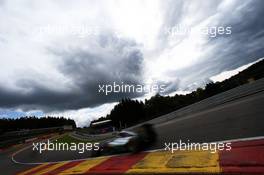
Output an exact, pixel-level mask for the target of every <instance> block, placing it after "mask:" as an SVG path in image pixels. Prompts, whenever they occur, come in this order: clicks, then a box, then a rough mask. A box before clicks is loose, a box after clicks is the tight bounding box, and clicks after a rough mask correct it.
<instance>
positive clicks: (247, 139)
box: [11, 136, 264, 165]
mask: <svg viewBox="0 0 264 175" xmlns="http://www.w3.org/2000/svg"><path fill="white" fill-rule="evenodd" d="M260 139H264V136H257V137H248V138H239V139H230V140H223V141H215V142H209V143H218V142H237V141H250V140H260ZM30 147H32V145H30V146H27V147H25V148H22V149H21V150H19V151H17V152H15V153H14V154H12V158H11V159H12V161H13V162H14V163H16V164H21V165H40V164H43V163H63V162H75V161H81V160H92V159H96V158H98V157H91V158H84V159H74V160H64V161H55V162H36V163H24V162H19V161H16V160H15V159H14V156H15V155H16V154H18V153H20V152H22V151H24V150H26V149H28V148H30ZM162 150H164V149H154V150H148V151H144V152H157V151H162ZM120 155H129V153H124V154H115V155H109V156H104V157H113V156H120Z"/></svg>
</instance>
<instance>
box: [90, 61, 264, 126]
mask: <svg viewBox="0 0 264 175" xmlns="http://www.w3.org/2000/svg"><path fill="white" fill-rule="evenodd" d="M263 76H264V60H262V61H260V62H258V63H255V64H254V65H252V66H250V67H249V68H247V69H245V70H244V71H241V72H239V73H238V74H237V75H234V76H232V77H230V78H229V79H226V80H224V81H222V82H215V83H214V82H210V83H208V84H207V85H206V86H205V87H204V88H198V89H197V90H196V91H193V92H192V93H190V94H186V95H178V94H176V95H174V96H161V95H159V94H156V95H155V96H153V97H151V98H150V99H148V100H147V99H146V100H145V102H144V103H143V102H141V101H138V100H132V99H129V98H126V99H122V100H121V101H120V102H119V103H118V104H117V105H115V106H114V108H113V109H112V110H111V112H110V114H108V115H106V116H104V117H101V118H99V119H98V120H94V121H93V122H97V121H102V120H106V119H110V120H112V123H113V125H114V126H115V127H117V128H120V126H121V127H124V126H126V127H128V126H132V125H135V124H138V123H141V122H143V121H147V120H150V119H153V118H156V117H159V116H161V115H164V114H167V113H170V112H172V111H175V110H177V109H180V108H182V107H185V106H188V105H190V104H193V103H196V102H198V101H201V100H203V99H205V98H208V97H211V96H213V95H216V94H218V93H221V92H224V91H227V90H230V89H232V88H235V87H237V86H240V85H243V84H246V83H249V82H251V81H254V80H257V79H260V78H263Z"/></svg>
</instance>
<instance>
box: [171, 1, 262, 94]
mask: <svg viewBox="0 0 264 175" xmlns="http://www.w3.org/2000/svg"><path fill="white" fill-rule="evenodd" d="M239 2H240V1H239ZM218 5H219V4H218ZM263 7H264V1H261V0H256V1H241V2H240V3H237V4H236V6H235V7H232V8H231V9H226V12H225V13H219V14H217V13H218V11H215V14H216V15H218V17H217V18H215V20H214V21H213V22H212V24H210V26H225V27H228V26H231V27H232V34H231V35H217V36H216V37H209V36H208V42H207V43H206V44H205V45H204V46H203V51H204V52H206V51H207V50H208V49H212V50H211V51H210V52H209V54H206V55H203V57H202V58H200V61H198V62H197V63H196V64H192V65H191V66H189V67H187V68H183V69H180V70H177V71H171V72H168V75H169V76H175V75H176V76H177V77H184V78H180V80H181V81H180V82H181V86H183V87H185V88H186V90H188V89H189V88H188V86H190V87H193V88H191V89H190V90H194V89H195V88H197V87H199V86H201V85H204V84H206V83H207V82H208V81H210V80H209V78H210V77H212V76H214V75H217V74H219V73H221V72H223V71H228V70H233V69H236V68H238V67H240V66H242V65H245V64H248V63H251V62H253V61H256V60H258V59H259V58H261V57H264V45H263V43H264V30H263V29H264V20H263V19H262V17H261V16H264V10H263ZM226 8H230V7H228V6H227V7H226ZM193 84H196V86H193Z"/></svg>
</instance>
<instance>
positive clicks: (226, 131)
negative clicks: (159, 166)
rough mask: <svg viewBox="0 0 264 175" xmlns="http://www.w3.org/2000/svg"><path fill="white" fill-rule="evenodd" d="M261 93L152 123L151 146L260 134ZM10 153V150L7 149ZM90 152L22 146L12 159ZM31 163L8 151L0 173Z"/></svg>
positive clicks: (58, 158)
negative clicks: (153, 139) (40, 150)
mask: <svg viewBox="0 0 264 175" xmlns="http://www.w3.org/2000/svg"><path fill="white" fill-rule="evenodd" d="M263 114H264V92H259V93H257V94H254V95H250V96H247V97H243V98H241V99H237V100H235V101H232V102H228V103H225V104H222V105H220V106H217V107H214V108H211V109H207V110H204V111H202V112H198V113H194V114H191V115H187V116H186V117H182V118H180V119H174V120H171V121H168V122H166V123H162V124H159V125H157V126H156V131H157V133H158V141H157V143H156V144H155V145H154V146H153V147H152V148H151V149H160V148H164V147H165V143H174V142H177V143H178V142H179V141H180V140H182V141H184V142H212V141H222V140H229V139H237V138H246V137H255V136H263V135H264V127H263V123H264V116H263ZM11 152H12V151H11ZM89 156H90V152H86V153H84V154H79V153H77V152H72V151H66V152H62V151H58V152H54V151H53V152H52V151H46V152H44V153H42V154H39V153H36V152H33V151H32V148H29V149H26V150H24V151H22V152H20V153H18V154H16V155H15V156H14V157H13V158H14V159H15V160H16V161H18V162H21V163H36V162H53V161H62V160H73V159H81V158H87V157H89ZM31 166H32V165H20V164H15V163H13V162H12V161H11V156H10V153H0V169H1V170H2V172H1V174H3V175H5V174H6V175H8V174H14V173H16V172H19V171H21V170H24V169H26V168H30V167H31Z"/></svg>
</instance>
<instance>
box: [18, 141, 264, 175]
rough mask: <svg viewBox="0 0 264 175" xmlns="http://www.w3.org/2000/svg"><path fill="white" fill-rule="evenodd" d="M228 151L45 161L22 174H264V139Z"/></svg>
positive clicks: (233, 147)
mask: <svg viewBox="0 0 264 175" xmlns="http://www.w3.org/2000/svg"><path fill="white" fill-rule="evenodd" d="M231 145H232V149H231V150H229V151H227V150H226V151H217V152H216V153H211V152H210V151H198V150H196V151H195V150H192V151H175V152H174V153H172V152H170V151H154V152H141V153H139V154H130V155H128V154H127V155H118V156H108V157H98V158H93V159H87V160H77V161H70V162H61V163H45V164H41V165H38V166H36V167H33V168H31V169H29V170H26V171H24V172H22V173H19V175H73V174H79V175H81V174H93V175H95V174H107V175H111V174H193V175H194V174H264V139H258V140H251V141H237V142H232V144H231Z"/></svg>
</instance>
